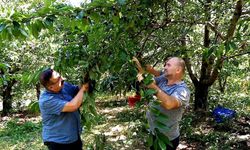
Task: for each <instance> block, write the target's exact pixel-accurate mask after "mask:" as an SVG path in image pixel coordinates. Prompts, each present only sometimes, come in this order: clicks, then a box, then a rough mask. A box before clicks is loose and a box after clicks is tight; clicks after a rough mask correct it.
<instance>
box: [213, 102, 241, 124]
mask: <svg viewBox="0 0 250 150" xmlns="http://www.w3.org/2000/svg"><path fill="white" fill-rule="evenodd" d="M235 115H236V111H234V110H231V109H228V108H224V107H222V106H218V107H216V108H215V109H214V110H213V116H214V118H215V121H216V122H217V123H222V122H224V121H226V120H230V119H232V118H233V117H235Z"/></svg>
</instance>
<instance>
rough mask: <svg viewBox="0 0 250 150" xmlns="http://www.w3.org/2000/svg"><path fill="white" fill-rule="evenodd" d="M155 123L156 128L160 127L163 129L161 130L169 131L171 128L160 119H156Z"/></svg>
mask: <svg viewBox="0 0 250 150" xmlns="http://www.w3.org/2000/svg"><path fill="white" fill-rule="evenodd" d="M154 123H155V125H156V128H158V129H159V130H161V131H169V128H168V127H167V126H166V125H165V124H163V123H162V122H159V121H157V120H155V122H154Z"/></svg>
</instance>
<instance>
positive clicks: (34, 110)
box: [27, 101, 40, 114]
mask: <svg viewBox="0 0 250 150" xmlns="http://www.w3.org/2000/svg"><path fill="white" fill-rule="evenodd" d="M27 107H28V112H30V113H31V114H39V113H40V109H39V103H38V102H37V101H33V102H31V103H30V104H29V105H28V106H27Z"/></svg>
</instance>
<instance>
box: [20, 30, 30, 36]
mask: <svg viewBox="0 0 250 150" xmlns="http://www.w3.org/2000/svg"><path fill="white" fill-rule="evenodd" d="M19 30H20V32H21V33H22V35H24V36H25V37H28V36H29V35H28V33H27V32H26V31H25V30H24V29H22V28H19Z"/></svg>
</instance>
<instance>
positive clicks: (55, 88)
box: [48, 70, 63, 93]
mask: <svg viewBox="0 0 250 150" xmlns="http://www.w3.org/2000/svg"><path fill="white" fill-rule="evenodd" d="M50 82H51V84H50V85H48V88H49V90H50V91H52V92H55V93H57V92H60V91H61V89H62V87H63V79H62V77H61V75H60V74H59V73H58V72H56V71H54V70H53V72H52V76H51V78H50Z"/></svg>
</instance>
